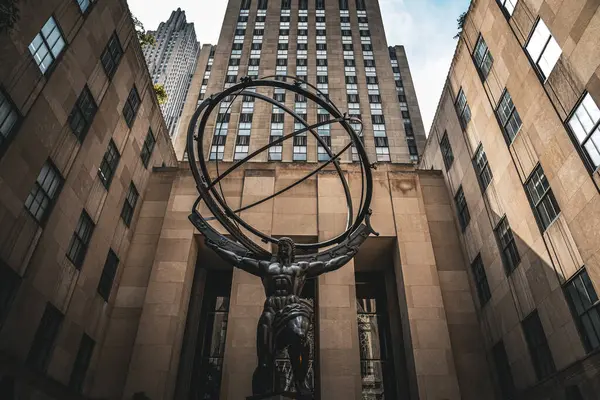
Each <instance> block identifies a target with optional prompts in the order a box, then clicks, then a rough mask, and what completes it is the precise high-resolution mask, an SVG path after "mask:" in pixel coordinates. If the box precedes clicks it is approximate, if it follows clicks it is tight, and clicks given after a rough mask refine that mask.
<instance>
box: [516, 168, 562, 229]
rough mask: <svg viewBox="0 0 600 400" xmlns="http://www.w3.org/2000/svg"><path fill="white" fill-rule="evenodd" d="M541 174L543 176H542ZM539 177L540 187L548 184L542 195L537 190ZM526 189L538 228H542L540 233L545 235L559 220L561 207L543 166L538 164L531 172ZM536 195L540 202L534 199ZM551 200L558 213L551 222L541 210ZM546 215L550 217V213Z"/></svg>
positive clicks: (526, 182) (525, 185)
mask: <svg viewBox="0 0 600 400" xmlns="http://www.w3.org/2000/svg"><path fill="white" fill-rule="evenodd" d="M540 173H541V176H540ZM536 177H538V178H539V179H538V183H539V184H540V185H542V186H543V182H544V181H545V182H546V187H545V188H543V190H544V192H543V193H542V194H541V195H540V194H539V193H538V191H537V190H535V189H536V188H537V187H538V185H535V183H534V179H535V178H536ZM532 184H534V187H532V186H531V185H532ZM523 186H524V188H525V193H526V194H527V199H528V200H529V204H530V205H531V210H532V211H533V214H534V216H535V220H536V222H537V224H538V227H539V228H540V231H541V232H542V233H544V232H545V231H546V230H547V229H548V228H549V227H550V226H551V225H552V224H553V223H554V221H556V220H557V219H558V216H559V215H560V212H561V211H560V206H559V205H558V202H557V201H556V197H555V196H554V193H553V191H552V188H551V187H550V182H549V181H548V178H547V177H546V174H545V173H544V169H543V168H542V166H541V165H540V164H539V163H538V164H537V165H536V166H535V167H534V168H533V170H532V171H531V173H530V174H529V177H528V178H527V180H526V181H525V183H524V184H523ZM534 195H537V197H539V199H538V200H536V199H535V198H534ZM547 199H549V201H550V203H551V204H552V208H553V210H554V211H555V212H556V213H555V214H554V217H553V218H552V219H551V220H550V219H549V218H548V221H546V220H545V219H544V218H543V217H542V213H541V211H540V210H539V207H540V206H543V205H545V204H546V203H545V201H546V200H547ZM545 209H547V210H548V209H549V208H548V207H546V208H545ZM546 215H547V216H548V217H549V216H550V212H548V211H547V212H546Z"/></svg>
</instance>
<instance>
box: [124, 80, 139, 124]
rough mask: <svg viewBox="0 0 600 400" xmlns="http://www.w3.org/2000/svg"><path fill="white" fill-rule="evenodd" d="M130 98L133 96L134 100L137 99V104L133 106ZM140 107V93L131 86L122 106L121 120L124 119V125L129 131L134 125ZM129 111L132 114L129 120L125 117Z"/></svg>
mask: <svg viewBox="0 0 600 400" xmlns="http://www.w3.org/2000/svg"><path fill="white" fill-rule="evenodd" d="M132 96H135V98H137V104H135V105H134V104H133V102H132V100H133V99H132ZM141 106H142V98H141V97H140V92H139V91H138V90H137V87H136V86H135V85H133V87H132V88H131V90H130V91H129V94H128V95H127V99H126V100H125V104H124V105H123V118H124V119H125V123H126V124H127V127H128V128H129V129H131V128H132V127H133V124H134V123H135V120H136V118H137V114H138V111H139V110H140V107H141ZM129 110H131V113H132V114H131V118H128V117H127V115H128V112H129ZM126 111H127V113H126Z"/></svg>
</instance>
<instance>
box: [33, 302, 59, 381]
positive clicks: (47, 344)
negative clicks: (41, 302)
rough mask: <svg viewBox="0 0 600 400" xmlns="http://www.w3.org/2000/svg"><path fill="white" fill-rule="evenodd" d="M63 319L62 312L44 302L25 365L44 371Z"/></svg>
mask: <svg viewBox="0 0 600 400" xmlns="http://www.w3.org/2000/svg"><path fill="white" fill-rule="evenodd" d="M62 321H63V315H62V313H61V312H60V311H59V310H58V309H57V308H56V307H54V306H53V305H52V304H50V303H47V304H46V310H45V311H44V315H42V319H41V320H40V324H39V325H38V328H37V330H36V331H35V336H34V338H33V343H32V344H31V348H30V349H29V354H27V365H28V366H29V367H31V368H33V369H34V370H36V371H39V372H42V373H44V372H46V368H47V367H48V362H49V361H50V356H51V355H52V350H53V349H54V341H55V340H56V336H57V335H58V331H59V330H60V326H61V324H62Z"/></svg>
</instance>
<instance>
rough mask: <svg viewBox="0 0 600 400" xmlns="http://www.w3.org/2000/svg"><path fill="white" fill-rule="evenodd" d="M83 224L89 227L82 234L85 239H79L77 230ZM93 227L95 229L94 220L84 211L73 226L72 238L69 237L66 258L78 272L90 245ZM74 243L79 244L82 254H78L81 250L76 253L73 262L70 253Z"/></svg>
mask: <svg viewBox="0 0 600 400" xmlns="http://www.w3.org/2000/svg"><path fill="white" fill-rule="evenodd" d="M84 222H85V223H89V226H88V228H89V229H87V232H83V233H84V234H85V237H80V232H79V228H80V225H81V226H82V227H83V223H84ZM95 227H96V225H95V224H94V220H93V219H92V217H90V215H89V214H88V213H87V211H86V210H85V209H84V210H83V211H82V212H81V215H80V216H79V219H78V220H77V225H76V226H75V230H74V231H73V236H72V237H71V241H70V242H69V247H68V248H67V258H68V259H69V260H70V261H71V262H72V263H73V265H74V266H75V268H77V269H78V270H80V269H81V267H82V266H83V263H84V262H85V256H86V255H87V250H88V247H89V245H90V242H91V241H92V236H93V235H94V229H95ZM75 241H78V242H79V245H80V249H81V248H82V249H83V253H80V251H81V250H78V251H77V253H76V254H75V255H74V257H75V258H76V259H75V260H74V259H73V258H72V256H71V253H72V248H73V246H74V245H75Z"/></svg>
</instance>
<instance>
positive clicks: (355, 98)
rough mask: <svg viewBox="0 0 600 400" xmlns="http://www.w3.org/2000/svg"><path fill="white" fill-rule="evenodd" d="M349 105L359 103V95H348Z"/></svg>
mask: <svg viewBox="0 0 600 400" xmlns="http://www.w3.org/2000/svg"><path fill="white" fill-rule="evenodd" d="M346 96H347V97H348V103H358V95H357V94H348V95H346Z"/></svg>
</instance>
